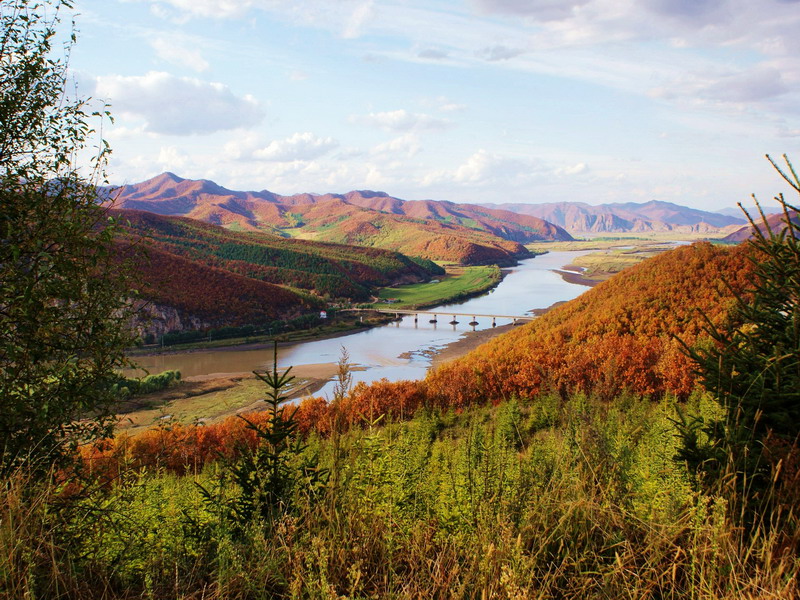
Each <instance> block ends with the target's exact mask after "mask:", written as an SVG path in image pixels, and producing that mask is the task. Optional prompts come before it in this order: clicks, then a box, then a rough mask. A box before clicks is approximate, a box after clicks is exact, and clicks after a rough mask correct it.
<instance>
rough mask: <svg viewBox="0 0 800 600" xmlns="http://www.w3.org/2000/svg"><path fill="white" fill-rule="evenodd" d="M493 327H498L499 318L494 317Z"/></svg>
mask: <svg viewBox="0 0 800 600" xmlns="http://www.w3.org/2000/svg"><path fill="white" fill-rule="evenodd" d="M492 327H497V317H492Z"/></svg>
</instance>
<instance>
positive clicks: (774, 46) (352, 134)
mask: <svg viewBox="0 0 800 600" xmlns="http://www.w3.org/2000/svg"><path fill="white" fill-rule="evenodd" d="M75 4H76V6H75V12H76V16H75V21H76V26H77V29H78V41H77V44H76V45H75V46H74V48H73V49H72V52H71V56H70V68H71V71H72V73H73V75H74V78H75V81H76V82H77V83H76V85H77V88H78V90H79V92H80V93H81V94H83V95H85V96H91V97H93V98H94V99H96V101H103V102H106V103H108V104H109V105H110V111H111V112H112V114H113V115H114V119H115V121H114V123H113V125H112V124H109V123H106V124H105V125H104V126H103V135H104V137H105V138H106V139H107V140H108V142H109V143H110V145H111V147H112V149H113V154H112V157H111V162H110V165H109V170H108V171H109V179H110V181H111V182H112V183H115V184H125V183H136V182H140V181H144V180H146V179H148V178H151V177H154V176H156V175H158V174H159V173H162V172H164V171H171V172H173V173H175V174H176V175H179V176H180V177H184V178H191V179H210V180H212V181H215V182H216V183H218V184H220V185H223V186H225V187H227V188H230V189H236V190H264V189H267V190H270V191H272V192H275V193H278V194H285V195H288V194H294V193H301V192H312V193H328V192H333V193H346V192H348V191H350V190H355V189H359V190H365V189H368V190H376V191H384V192H386V193H389V194H391V195H393V196H396V197H400V198H404V199H409V200H418V199H436V200H451V201H454V202H474V203H478V202H480V203H483V202H494V203H503V202H523V203H538V202H558V201H579V202H586V203H589V204H599V203H607V202H647V201H649V200H662V201H667V202H674V203H677V204H683V205H687V206H692V207H696V208H702V209H705V210H717V209H720V208H724V207H730V206H735V204H736V202H739V201H742V202H745V203H748V202H751V201H749V198H750V195H751V194H752V193H755V194H756V195H757V196H758V197H759V199H760V200H762V201H764V202H765V203H767V204H769V203H770V199H771V198H772V197H773V196H774V195H775V194H776V193H779V192H785V191H787V190H788V186H786V185H785V184H783V182H782V180H781V179H780V177H779V176H778V175H777V174H776V173H775V172H774V170H773V169H772V167H771V166H770V164H769V163H768V161H767V160H766V159H765V157H764V155H765V154H770V155H771V156H773V157H775V158H780V156H781V155H782V154H784V153H786V154H788V155H789V157H790V158H792V157H794V159H795V160H796V161H797V162H798V164H800V35H798V31H800V1H799V0H639V1H633V0H573V1H560V0H460V1H459V0H77V1H76V3H75ZM795 195H796V194H795Z"/></svg>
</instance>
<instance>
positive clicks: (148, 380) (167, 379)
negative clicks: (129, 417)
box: [112, 371, 181, 400]
mask: <svg viewBox="0 0 800 600" xmlns="http://www.w3.org/2000/svg"><path fill="white" fill-rule="evenodd" d="M180 380H181V372H180V371H163V372H161V373H156V374H152V375H145V376H144V377H122V378H120V379H119V381H117V383H115V384H114V386H113V387H112V391H113V392H114V393H115V394H116V395H117V397H119V398H120V399H122V400H127V399H128V398H130V397H132V396H141V395H144V394H152V393H153V392H160V391H161V390H164V389H166V388H168V387H170V386H171V385H173V384H175V383H177V382H178V381H180Z"/></svg>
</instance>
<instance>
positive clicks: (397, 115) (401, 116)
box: [350, 109, 450, 131]
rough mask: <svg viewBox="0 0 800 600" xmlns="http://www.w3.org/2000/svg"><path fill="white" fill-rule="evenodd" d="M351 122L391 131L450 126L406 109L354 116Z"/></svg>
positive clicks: (445, 121) (442, 121) (443, 121)
mask: <svg viewBox="0 0 800 600" xmlns="http://www.w3.org/2000/svg"><path fill="white" fill-rule="evenodd" d="M350 121H351V122H353V123H362V124H364V125H370V126H372V127H379V128H381V129H386V130H389V131H421V130H431V129H446V128H447V127H449V126H450V122H449V121H447V120H446V119H437V118H436V117H432V116H430V115H426V114H423V113H410V112H408V111H407V110H405V109H400V110H392V111H386V112H379V113H370V114H368V115H354V116H351V117H350Z"/></svg>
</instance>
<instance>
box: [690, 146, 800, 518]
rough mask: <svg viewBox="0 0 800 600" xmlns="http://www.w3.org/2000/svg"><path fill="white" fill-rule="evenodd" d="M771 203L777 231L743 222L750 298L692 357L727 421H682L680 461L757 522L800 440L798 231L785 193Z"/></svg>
mask: <svg viewBox="0 0 800 600" xmlns="http://www.w3.org/2000/svg"><path fill="white" fill-rule="evenodd" d="M784 159H785V161H786V167H785V168H786V171H784V170H783V169H781V167H779V166H778V165H777V164H776V163H774V162H773V163H772V164H773V166H774V167H775V168H776V169H777V170H778V172H779V173H780V174H781V175H782V176H783V178H784V179H785V180H786V181H787V182H788V183H789V184H790V185H791V186H792V188H793V189H794V190H796V191H797V192H798V193H800V179H798V176H797V173H796V172H795V170H794V168H793V167H792V164H791V163H790V162H789V160H788V158H787V157H786V156H784ZM776 200H777V201H778V202H779V204H780V205H781V206H782V207H783V219H782V223H781V227H780V229H775V230H773V229H772V228H771V227H770V225H769V223H768V221H767V218H766V216H765V215H764V214H763V213H762V214H761V217H762V227H761V228H759V227H758V226H756V223H755V222H754V221H753V219H752V218H750V215H748V219H749V220H750V223H751V225H752V232H753V237H752V238H751V240H750V241H749V242H748V245H749V246H750V248H751V249H752V252H751V254H750V256H749V258H750V261H751V262H752V264H753V276H752V278H751V282H750V285H749V286H748V292H749V294H748V295H747V296H746V298H747V299H745V297H743V296H737V297H736V304H735V307H734V310H733V314H732V318H731V320H730V322H728V323H724V324H723V325H721V326H716V325H714V324H713V323H709V326H708V332H709V334H710V336H711V338H712V340H713V342H714V343H710V344H702V345H699V346H697V347H696V348H692V349H690V350H689V352H690V354H691V356H692V357H693V358H694V360H695V361H697V363H698V364H699V367H700V372H701V374H702V379H703V383H704V385H705V386H706V387H707V388H708V389H709V390H712V391H713V392H714V393H715V395H716V396H717V397H718V398H719V399H720V402H722V404H723V406H724V407H725V414H724V416H723V417H722V418H720V419H717V420H711V421H707V420H702V419H695V420H686V419H684V421H683V425H684V427H683V430H682V436H683V439H684V444H683V448H682V451H681V454H682V456H683V458H684V459H685V460H686V461H687V463H689V464H690V466H691V467H692V468H693V470H694V471H695V473H696V474H698V475H700V476H701V477H702V476H706V477H708V479H709V480H710V482H711V483H712V484H718V483H719V482H720V480H722V479H723V478H724V479H726V480H727V483H728V484H729V485H730V484H731V483H733V482H735V483H736V485H737V486H738V488H739V489H740V490H741V494H740V495H741V496H742V497H743V498H746V499H747V500H748V502H749V506H747V507H742V508H741V511H742V512H743V513H749V514H748V517H749V518H750V519H751V520H756V521H760V520H762V519H763V518H764V515H765V514H767V515H771V514H774V511H773V510H772V508H773V507H774V504H775V499H774V498H772V497H770V494H771V493H772V492H773V491H774V485H773V483H774V482H773V481H772V480H771V477H772V476H773V474H774V473H773V471H774V470H775V464H776V463H778V464H782V466H784V468H786V467H788V468H792V464H793V461H794V463H795V465H794V466H795V467H796V461H797V444H798V442H799V441H800V439H798V436H799V435H800V427H798V423H800V244H799V243H798V233H800V224H798V223H797V222H796V221H795V220H793V219H792V216H793V215H794V214H796V213H797V207H795V206H792V205H790V204H789V203H788V202H787V201H786V200H785V199H784V197H783V195H782V194H781V195H780V196H778V197H777V198H776ZM759 210H760V206H759ZM701 431H702V433H703V434H705V435H704V436H703V439H700V436H699V435H698V433H699V432H701ZM788 518H789V519H791V518H792V516H791V515H790V516H789V517H788Z"/></svg>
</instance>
